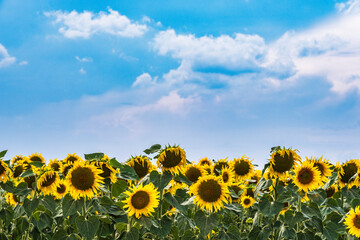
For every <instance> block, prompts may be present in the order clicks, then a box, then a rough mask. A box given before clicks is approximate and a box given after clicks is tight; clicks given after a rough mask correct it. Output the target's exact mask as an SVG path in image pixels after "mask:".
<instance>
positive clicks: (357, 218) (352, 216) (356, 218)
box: [344, 206, 360, 238]
mask: <svg viewBox="0 0 360 240" xmlns="http://www.w3.org/2000/svg"><path fill="white" fill-rule="evenodd" d="M344 224H345V226H346V228H347V229H349V233H350V234H351V235H354V236H355V237H357V238H359V237H360V207H359V206H357V207H356V208H355V209H353V208H352V209H351V210H350V212H349V213H348V214H346V217H345V222H344Z"/></svg>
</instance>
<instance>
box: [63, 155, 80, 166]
mask: <svg viewBox="0 0 360 240" xmlns="http://www.w3.org/2000/svg"><path fill="white" fill-rule="evenodd" d="M79 160H82V159H81V157H79V156H78V155H77V154H76V153H73V154H70V153H68V155H67V157H66V158H65V159H64V160H63V163H68V164H73V163H75V162H77V161H79Z"/></svg>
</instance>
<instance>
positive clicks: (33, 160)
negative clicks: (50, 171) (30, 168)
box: [30, 156, 42, 162]
mask: <svg viewBox="0 0 360 240" xmlns="http://www.w3.org/2000/svg"><path fill="white" fill-rule="evenodd" d="M30 161H32V162H42V160H41V158H40V157H39V156H32V157H31V158H30Z"/></svg>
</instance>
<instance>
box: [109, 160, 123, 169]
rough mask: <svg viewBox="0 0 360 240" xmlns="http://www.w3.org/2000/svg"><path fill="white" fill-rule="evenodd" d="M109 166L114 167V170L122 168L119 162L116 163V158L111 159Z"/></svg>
mask: <svg viewBox="0 0 360 240" xmlns="http://www.w3.org/2000/svg"><path fill="white" fill-rule="evenodd" d="M109 164H110V166H112V167H114V168H121V167H122V164H121V163H119V162H118V161H116V159H115V158H112V159H110V161H109Z"/></svg>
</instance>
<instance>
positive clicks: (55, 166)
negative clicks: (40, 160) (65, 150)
mask: <svg viewBox="0 0 360 240" xmlns="http://www.w3.org/2000/svg"><path fill="white" fill-rule="evenodd" d="M61 166H62V162H61V161H59V160H57V159H56V158H55V159H54V160H51V159H50V162H49V164H48V167H50V168H51V169H52V170H54V171H57V172H59V171H60V169H61Z"/></svg>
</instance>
